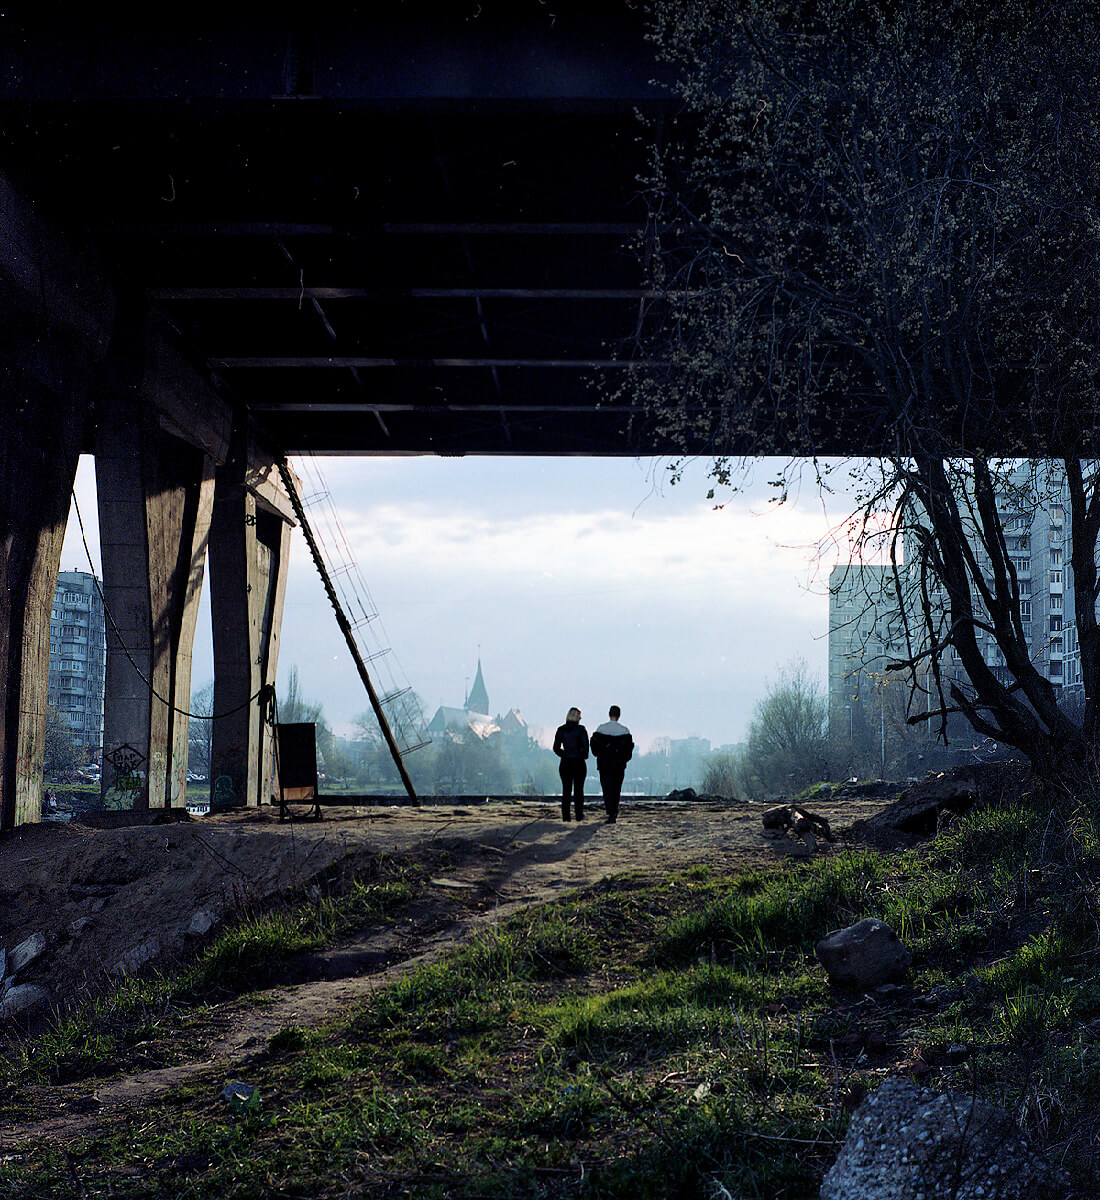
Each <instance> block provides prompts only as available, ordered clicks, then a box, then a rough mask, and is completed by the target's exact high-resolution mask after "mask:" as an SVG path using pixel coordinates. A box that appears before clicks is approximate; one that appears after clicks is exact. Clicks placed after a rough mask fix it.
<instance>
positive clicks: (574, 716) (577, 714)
mask: <svg viewBox="0 0 1100 1200" xmlns="http://www.w3.org/2000/svg"><path fill="white" fill-rule="evenodd" d="M580 719H581V710H580V709H579V708H571V709H570V710H569V711H568V712H567V713H566V714H565V723H566V724H567V725H568V724H569V722H570V721H579V720H580Z"/></svg>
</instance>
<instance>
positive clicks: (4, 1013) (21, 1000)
mask: <svg viewBox="0 0 1100 1200" xmlns="http://www.w3.org/2000/svg"><path fill="white" fill-rule="evenodd" d="M49 1002H50V993H49V992H48V991H46V989H45V988H44V987H39V985H38V984H37V983H18V984H16V985H15V986H14V987H9V988H8V989H7V991H6V992H5V993H4V998H3V999H2V1000H0V1019H3V1020H11V1019H12V1018H13V1017H21V1016H24V1015H26V1014H27V1013H29V1012H33V1011H34V1009H36V1008H44V1007H45V1006H46V1005H47V1004H49Z"/></svg>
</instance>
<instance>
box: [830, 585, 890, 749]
mask: <svg viewBox="0 0 1100 1200" xmlns="http://www.w3.org/2000/svg"><path fill="white" fill-rule="evenodd" d="M904 655H905V633H904V628H903V623H902V620H901V606H900V604H899V600H898V595H897V586H896V583H895V580H894V572H893V569H892V568H891V567H889V566H862V565H860V564H858V563H847V564H843V565H841V566H837V567H834V568H833V569H832V571H831V573H830V575H829V734H830V736H831V737H832V738H834V739H837V740H841V741H843V740H848V741H851V739H852V736H853V732H854V726H855V724H856V723H857V722H858V721H860V720H863V719H865V718H866V714H867V712H868V710H869V707H870V705H871V700H872V696H873V694H874V691H875V690H876V689H877V688H878V687H880V686H881V684H882V682H883V680H884V679H885V678H886V664H887V663H888V662H890V661H891V660H894V659H898V658H902V657H904Z"/></svg>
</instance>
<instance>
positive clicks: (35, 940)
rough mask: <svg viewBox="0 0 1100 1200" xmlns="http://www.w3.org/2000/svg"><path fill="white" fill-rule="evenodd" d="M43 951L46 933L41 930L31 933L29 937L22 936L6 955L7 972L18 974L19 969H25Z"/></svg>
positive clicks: (39, 956)
mask: <svg viewBox="0 0 1100 1200" xmlns="http://www.w3.org/2000/svg"><path fill="white" fill-rule="evenodd" d="M45 953H46V935H45V934H44V933H41V932H39V933H32V934H31V936H30V937H29V938H24V939H23V940H22V941H21V942H20V943H19V945H18V946H16V947H15V949H14V950H13V951H12V952H11V954H10V955H9V956H8V974H9V975H18V974H19V972H20V971H23V970H25V969H26V968H27V967H29V966H30V965H31V963H32V962H34V961H35V960H36V959H39V958H41V957H42V955H43V954H45Z"/></svg>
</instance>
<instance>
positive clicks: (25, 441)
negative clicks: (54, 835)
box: [0, 366, 88, 829]
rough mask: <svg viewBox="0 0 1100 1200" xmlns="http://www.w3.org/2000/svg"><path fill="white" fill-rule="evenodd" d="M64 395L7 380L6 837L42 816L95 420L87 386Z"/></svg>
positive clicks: (2, 546)
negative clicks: (65, 571) (63, 589)
mask: <svg viewBox="0 0 1100 1200" xmlns="http://www.w3.org/2000/svg"><path fill="white" fill-rule="evenodd" d="M55 383H56V385H57V389H56V390H55V389H53V388H51V389H49V390H47V389H46V388H44V387H42V386H41V385H39V384H37V383H34V382H32V381H31V380H30V379H28V378H27V377H24V376H21V375H20V374H19V373H18V372H15V371H12V370H10V369H8V370H4V371H3V372H0V828H2V829H11V828H13V827H14V826H15V825H21V824H24V823H26V822H29V821H38V820H40V819H41V816H42V761H43V754H44V752H45V731H46V695H47V683H48V679H49V665H50V608H51V606H52V604H53V594H54V587H55V586H56V584H57V571H58V565H59V562H60V557H61V543H62V541H63V540H64V536H65V522H66V519H67V518H68V514H69V497H70V495H71V493H72V487H73V480H74V478H75V476H76V463H77V457H78V455H79V452H80V448H81V444H82V440H83V435H84V423H85V418H86V414H87V407H88V405H87V400H86V379H84V378H83V377H82V376H81V375H80V372H79V369H76V368H72V367H70V368H68V369H67V370H66V369H63V368H61V367H60V366H59V371H58V378H57V379H56V380H55Z"/></svg>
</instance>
